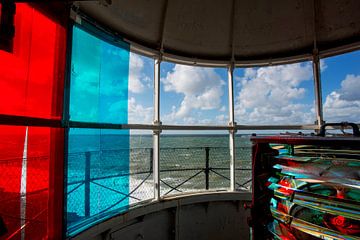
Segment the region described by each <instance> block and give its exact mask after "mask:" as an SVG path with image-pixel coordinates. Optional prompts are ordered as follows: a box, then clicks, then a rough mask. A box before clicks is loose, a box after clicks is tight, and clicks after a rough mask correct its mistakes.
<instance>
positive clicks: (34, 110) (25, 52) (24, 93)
mask: <svg viewBox="0 0 360 240" xmlns="http://www.w3.org/2000/svg"><path fill="white" fill-rule="evenodd" d="M65 35H66V31H65V28H64V27H62V26H61V25H60V24H58V23H56V22H55V21H53V20H51V19H50V18H48V17H47V16H45V15H44V14H42V13H40V12H39V11H37V10H35V9H33V8H32V7H30V6H29V5H27V4H16V15H15V38H14V50H13V53H9V52H6V51H2V50H0V101H1V102H3V103H6V104H1V105H0V113H1V114H9V115H22V116H31V117H41V118H60V116H61V109H62V95H63V93H62V89H63V79H64V65H65V64H64V63H65V43H66V41H65Z"/></svg>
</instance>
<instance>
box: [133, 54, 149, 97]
mask: <svg viewBox="0 0 360 240" xmlns="http://www.w3.org/2000/svg"><path fill="white" fill-rule="evenodd" d="M143 69H144V61H143V59H141V57H140V56H139V55H137V54H135V53H130V68H129V91H131V92H133V93H142V92H144V90H145V89H146V88H147V87H149V83H151V79H150V77H149V76H146V74H145V73H144V72H143Z"/></svg>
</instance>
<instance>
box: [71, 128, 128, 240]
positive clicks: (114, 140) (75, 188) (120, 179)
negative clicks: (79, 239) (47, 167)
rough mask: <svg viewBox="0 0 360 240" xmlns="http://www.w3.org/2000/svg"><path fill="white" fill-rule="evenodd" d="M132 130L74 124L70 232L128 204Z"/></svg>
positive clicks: (114, 213)
mask: <svg viewBox="0 0 360 240" xmlns="http://www.w3.org/2000/svg"><path fill="white" fill-rule="evenodd" d="M129 148H130V135H129V130H104V129H78V128H71V129H70V131H69V137H68V154H67V185H66V192H67V194H66V212H65V215H66V219H67V235H68V236H69V235H70V236H71V235H74V234H76V233H78V232H81V231H83V230H84V229H86V228H89V227H91V226H93V225H95V224H96V223H98V222H99V221H104V220H105V219H108V218H110V217H112V216H114V215H116V214H119V213H122V212H124V211H127V210H128V207H129V192H130V190H129V189H130V186H129V184H130V183H129V168H130V166H129V165H130V164H129V162H130V149H129Z"/></svg>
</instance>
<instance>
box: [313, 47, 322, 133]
mask: <svg viewBox="0 0 360 240" xmlns="http://www.w3.org/2000/svg"><path fill="white" fill-rule="evenodd" d="M312 65H313V73H314V91H315V111H316V122H315V124H316V125H318V127H319V128H320V127H321V125H322V124H323V108H322V93H321V69H320V59H319V55H318V52H317V51H316V50H314V53H313V64H312Z"/></svg>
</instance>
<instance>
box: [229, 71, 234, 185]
mask: <svg viewBox="0 0 360 240" xmlns="http://www.w3.org/2000/svg"><path fill="white" fill-rule="evenodd" d="M233 80H234V65H233V64H231V65H230V66H229V67H228V85H229V86H228V90H229V126H230V127H234V126H235V125H236V124H235V120H234V119H235V116H234V81H233ZM229 152H230V191H235V182H236V181H235V154H236V153H235V129H230V130H229Z"/></svg>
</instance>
